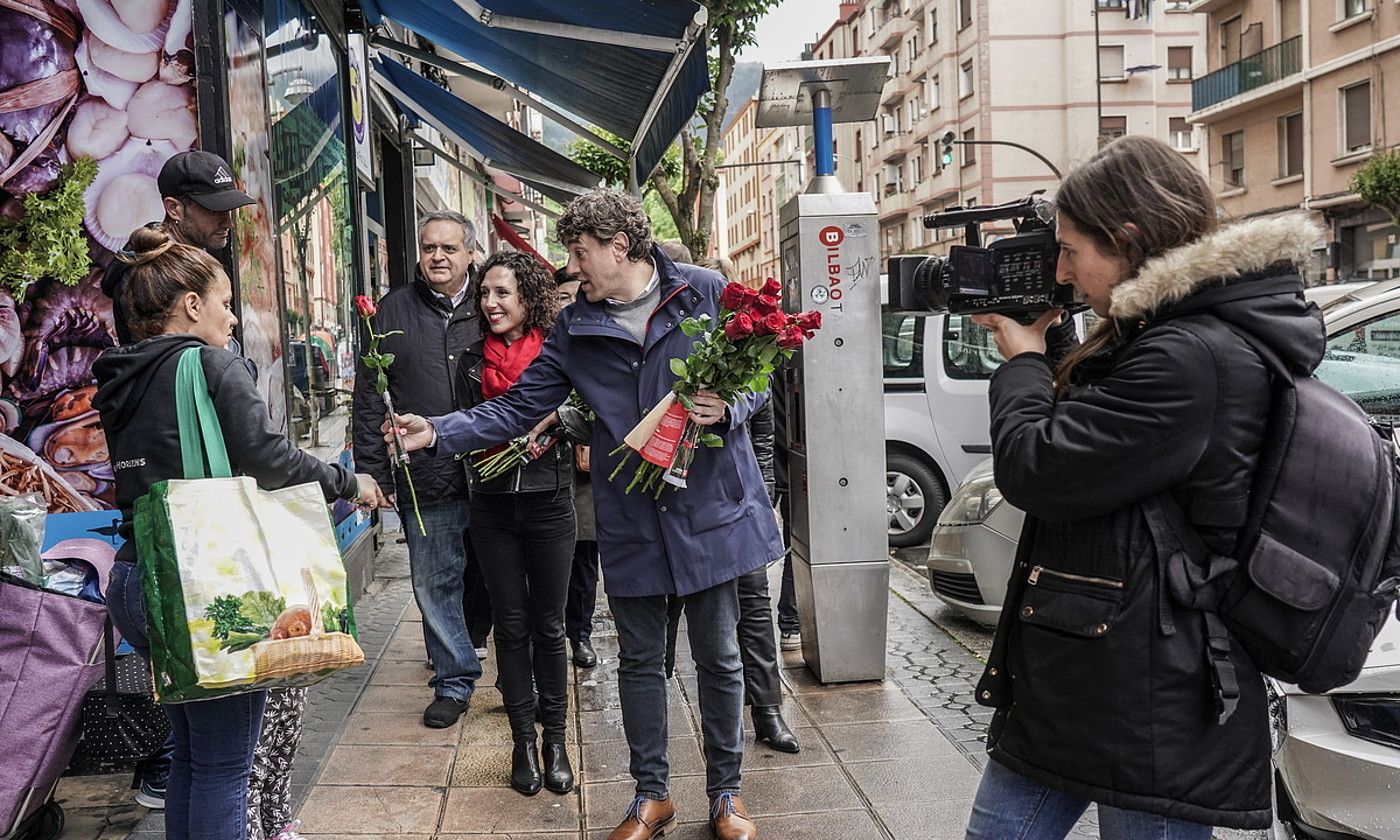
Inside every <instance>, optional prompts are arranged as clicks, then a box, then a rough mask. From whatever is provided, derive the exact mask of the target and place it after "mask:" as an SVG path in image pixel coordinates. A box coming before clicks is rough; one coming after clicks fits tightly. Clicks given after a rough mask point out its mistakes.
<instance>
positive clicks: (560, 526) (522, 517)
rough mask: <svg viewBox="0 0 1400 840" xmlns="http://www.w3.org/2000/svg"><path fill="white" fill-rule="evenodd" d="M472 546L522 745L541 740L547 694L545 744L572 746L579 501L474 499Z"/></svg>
mask: <svg viewBox="0 0 1400 840" xmlns="http://www.w3.org/2000/svg"><path fill="white" fill-rule="evenodd" d="M471 506H472V520H471V522H472V526H471V535H472V546H473V548H475V550H476V557H477V560H478V561H480V563H481V573H482V576H483V577H485V579H486V586H487V587H488V588H489V589H490V590H491V613H492V616H493V618H494V620H495V633H496V667H497V670H498V673H499V680H500V682H499V684H500V687H501V697H502V699H503V700H504V701H505V707H506V715H507V716H508V717H509V718H510V729H511V735H512V737H514V738H515V740H517V741H521V740H534V738H535V692H534V690H533V689H532V688H531V675H532V674H533V677H534V686H535V688H538V689H539V697H540V699H539V704H540V712H541V715H542V717H543V719H544V740H545V743H556V744H562V743H564V733H565V729H566V724H567V717H568V712H569V689H568V659H567V657H566V654H565V650H564V601H565V599H566V598H567V596H568V591H569V571H570V567H571V565H572V559H573V550H574V499H573V495H572V494H571V493H570V492H569V488H565V489H564V490H563V491H561V492H559V493H555V492H554V491H552V490H551V491H545V492H541V493H473V494H472V500H471Z"/></svg>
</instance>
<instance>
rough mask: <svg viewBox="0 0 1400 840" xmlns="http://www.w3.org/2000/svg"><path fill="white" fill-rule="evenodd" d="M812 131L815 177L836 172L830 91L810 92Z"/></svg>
mask: <svg viewBox="0 0 1400 840" xmlns="http://www.w3.org/2000/svg"><path fill="white" fill-rule="evenodd" d="M812 132H813V135H814V137H815V140H814V143H815V152H816V159H817V177H821V176H823V175H835V174H836V149H835V144H834V142H833V140H832V136H831V91H829V90H818V91H815V92H814V93H813V94H812Z"/></svg>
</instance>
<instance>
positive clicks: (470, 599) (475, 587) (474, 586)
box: [462, 526, 491, 648]
mask: <svg viewBox="0 0 1400 840" xmlns="http://www.w3.org/2000/svg"><path fill="white" fill-rule="evenodd" d="M462 539H463V540H464V541H465V542H466V547H467V563H466V570H465V572H464V573H463V574H462V615H464V616H466V617H467V635H469V636H471V637H472V647H479V648H481V647H486V637H487V636H489V635H491V591H490V590H489V589H487V588H486V579H485V578H483V577H482V575H481V563H480V561H478V560H477V559H476V551H474V550H473V549H472V534H471V527H470V526H468V528H467V530H466V533H464V534H462Z"/></svg>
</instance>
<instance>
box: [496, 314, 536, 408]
mask: <svg viewBox="0 0 1400 840" xmlns="http://www.w3.org/2000/svg"><path fill="white" fill-rule="evenodd" d="M543 344H544V333H542V332H540V331H539V330H530V331H529V332H527V333H525V334H524V335H522V336H521V337H519V338H517V339H516V340H515V341H512V342H511V343H510V344H509V345H507V344H506V343H505V342H504V341H502V340H501V337H500V336H498V335H496V334H495V333H487V335H486V348H485V352H484V354H483V355H484V356H485V359H484V360H483V362H482V365H481V395H482V396H483V397H485V398H486V399H488V400H489V399H493V398H495V397H499V396H500V395H501V394H504V393H505V392H506V391H509V390H510V386H512V385H514V384H515V380H517V379H519V378H520V374H522V373H524V372H525V368H527V367H529V366H530V363H531V362H533V361H534V360H535V357H536V356H538V355H539V354H540V346H541V345H543Z"/></svg>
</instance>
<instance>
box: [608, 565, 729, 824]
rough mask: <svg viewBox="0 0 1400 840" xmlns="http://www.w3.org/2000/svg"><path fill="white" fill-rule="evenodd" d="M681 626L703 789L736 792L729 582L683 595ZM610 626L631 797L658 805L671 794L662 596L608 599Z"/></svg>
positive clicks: (663, 601) (664, 603) (710, 792)
mask: <svg viewBox="0 0 1400 840" xmlns="http://www.w3.org/2000/svg"><path fill="white" fill-rule="evenodd" d="M682 600H684V601H685V616H686V628H687V630H688V631H689V634H690V651H691V656H692V657H693V658H694V659H695V666H696V675H695V676H696V680H697V682H698V683H699V687H700V728H701V732H702V735H703V739H704V743H705V791H706V793H708V794H709V795H710V796H711V797H712V798H713V797H714V796H716V795H718V794H720V793H724V792H726V791H727V792H731V793H737V792H738V790H739V765H740V764H741V763H742V762H743V759H744V720H743V713H744V669H743V666H742V665H741V663H740V660H739V637H738V632H737V628H738V626H739V589H738V585H737V582H736V581H732V580H731V581H729V582H727V583H721V584H719V585H718V586H713V587H710V588H709V589H705V590H702V591H700V592H696V593H694V594H693V595H687V596H685V598H683V599H682ZM608 603H609V605H610V606H611V607H612V613H613V620H614V622H615V623H616V625H617V644H618V649H619V650H618V667H617V687H618V693H619V695H620V696H621V699H622V729H623V731H624V732H626V733H627V747H628V749H629V751H630V752H631V765H630V769H631V772H632V778H633V779H635V780H636V782H637V793H638V794H639V795H641V796H646V797H649V798H651V799H664V798H665V797H666V796H667V795H668V794H669V791H670V765H669V764H668V763H667V760H666V739H667V732H666V673H665V658H666V596H665V595H654V596H651V597H645V598H616V597H610V598H609V599H608Z"/></svg>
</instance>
